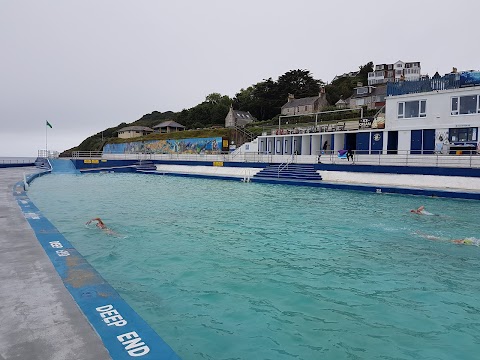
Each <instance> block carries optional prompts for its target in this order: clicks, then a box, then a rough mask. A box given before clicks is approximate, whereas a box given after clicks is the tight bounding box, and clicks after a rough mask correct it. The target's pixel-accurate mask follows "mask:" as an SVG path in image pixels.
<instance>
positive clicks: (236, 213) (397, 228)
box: [29, 174, 480, 360]
mask: <svg viewBox="0 0 480 360" xmlns="http://www.w3.org/2000/svg"><path fill="white" fill-rule="evenodd" d="M29 196H30V198H31V199H32V200H33V201H34V203H35V204H36V205H37V206H38V207H39V208H40V209H41V211H42V212H43V214H44V215H45V216H47V217H48V218H49V219H50V220H51V221H52V222H53V224H54V225H55V226H56V227H57V228H58V229H59V230H60V231H61V232H62V233H63V234H64V235H65V237H66V238H67V239H68V240H70V241H71V242H72V243H73V244H74V245H75V247H76V248H77V249H78V250H79V251H80V252H81V253H82V254H83V255H84V256H85V257H86V258H87V259H88V261H89V262H90V263H91V264H92V265H93V266H94V267H95V268H96V269H97V270H98V271H99V272H100V274H101V275H102V276H103V277H104V278H105V279H106V280H107V281H108V282H109V283H110V284H111V285H112V286H113V287H115V288H116V289H117V290H118V291H119V292H120V294H121V295H122V297H123V298H124V299H125V300H127V301H128V303H129V304H130V305H131V306H132V307H133V308H134V309H135V310H136V311H137V312H138V313H139V314H140V315H141V316H142V317H143V318H144V319H145V320H146V321H147V322H148V323H149V324H150V325H151V326H152V327H153V328H154V329H155V330H156V331H157V333H158V334H160V336H162V337H163V338H164V339H165V341H166V342H167V343H168V344H169V345H170V346H171V347H172V348H173V349H174V350H175V351H176V352H177V353H178V354H179V355H180V356H181V357H182V358H183V359H445V360H447V359H448V360H451V359H478V351H479V350H480V299H479V297H480V272H479V260H480V247H477V246H464V245H455V244H453V243H450V242H448V241H440V240H429V239H427V238H429V237H431V236H436V237H439V238H441V239H445V240H447V239H455V238H464V237H472V236H473V237H477V238H479V237H480V231H479V230H480V225H479V222H478V215H479V214H480V202H476V201H464V200H449V199H432V198H424V197H415V196H398V195H387V194H371V193H363V192H354V191H338V190H328V189H317V188H302V187H291V186H283V185H265V184H255V183H242V182H240V181H238V182H231V181H219V180H202V179H190V178H178V177H169V176H153V175H136V174H97V175H93V174H92V175H80V176H74V175H48V176H43V177H41V178H38V179H36V180H35V181H34V182H33V183H32V186H31V187H30V190H29ZM420 205H425V206H426V209H427V210H428V211H430V212H431V213H434V214H438V216H419V215H415V214H411V213H410V212H409V210H410V209H412V208H416V207H418V206H420ZM97 216H99V217H101V218H102V219H103V220H104V221H105V223H106V224H107V225H108V226H109V227H110V228H112V229H113V230H114V231H116V232H118V233H119V234H120V235H119V236H109V235H107V234H105V233H104V232H102V231H101V230H98V229H95V228H93V229H92V228H87V227H85V222H86V221H87V220H89V219H90V218H92V217H97Z"/></svg>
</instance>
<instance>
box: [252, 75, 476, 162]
mask: <svg viewBox="0 0 480 360" xmlns="http://www.w3.org/2000/svg"><path fill="white" fill-rule="evenodd" d="M461 86H462V87H461ZM465 86H468V87H465ZM432 89H434V90H432ZM378 120H380V117H379V118H378V119H374V120H373V122H371V123H368V122H366V123H367V126H359V127H358V129H357V130H350V131H346V130H342V131H331V132H328V131H322V129H321V128H320V131H317V132H312V131H305V132H302V131H300V132H295V131H294V132H288V133H286V132H284V131H283V130H277V131H275V132H273V133H272V135H262V136H260V137H259V138H258V151H259V152H260V153H262V154H271V155H291V154H294V153H297V154H300V155H318V154H319V153H321V151H322V150H323V149H324V145H325V142H326V143H327V146H326V149H327V150H332V151H338V150H342V149H351V150H354V151H355V152H356V153H357V154H377V155H378V154H385V155H388V154H425V155H429V154H434V153H440V154H442V153H443V154H460V153H467V154H474V153H476V151H477V149H478V148H479V140H478V129H479V127H480V72H473V73H472V72H470V73H462V74H461V75H459V76H456V75H453V76H449V75H447V76H445V77H444V78H442V79H432V80H422V81H417V82H398V83H389V86H388V89H387V97H386V105H385V114H384V124H385V125H384V127H383V121H382V122H381V124H382V126H378V125H377V124H378V123H379V121H378ZM382 120H383V115H382ZM317 130H318V129H317Z"/></svg>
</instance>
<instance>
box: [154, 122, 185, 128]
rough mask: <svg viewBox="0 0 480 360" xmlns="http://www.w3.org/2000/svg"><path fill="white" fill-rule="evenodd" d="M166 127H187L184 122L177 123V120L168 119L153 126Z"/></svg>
mask: <svg viewBox="0 0 480 360" xmlns="http://www.w3.org/2000/svg"><path fill="white" fill-rule="evenodd" d="M166 127H171V128H185V126H183V125H182V124H179V123H177V122H176V121H173V120H167V121H164V122H162V123H160V124H158V125H155V126H154V127H153V128H154V129H159V128H166Z"/></svg>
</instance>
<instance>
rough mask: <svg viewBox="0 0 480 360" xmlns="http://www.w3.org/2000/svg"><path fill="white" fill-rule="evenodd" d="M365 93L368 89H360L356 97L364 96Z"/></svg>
mask: <svg viewBox="0 0 480 360" xmlns="http://www.w3.org/2000/svg"><path fill="white" fill-rule="evenodd" d="M367 92H368V89H367V88H366V87H361V88H358V89H357V95H362V94H366V93H367Z"/></svg>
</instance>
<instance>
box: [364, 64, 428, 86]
mask: <svg viewBox="0 0 480 360" xmlns="http://www.w3.org/2000/svg"><path fill="white" fill-rule="evenodd" d="M421 71H422V67H421V66H420V62H419V61H415V62H403V61H401V60H398V61H397V62H396V63H393V64H378V65H375V69H374V70H373V71H371V72H369V73H368V85H375V84H384V83H386V82H389V81H390V82H396V81H403V80H405V81H416V80H420V78H421Z"/></svg>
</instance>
